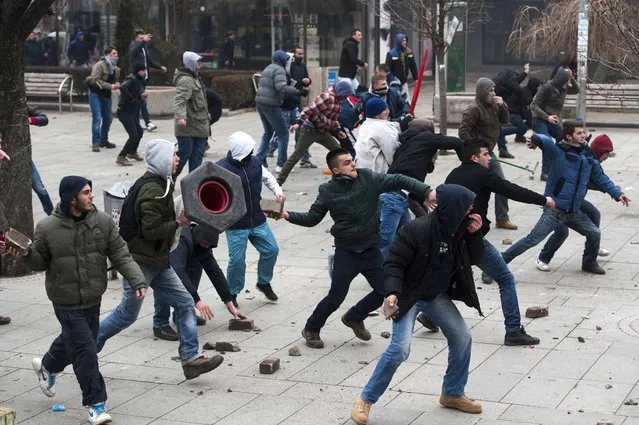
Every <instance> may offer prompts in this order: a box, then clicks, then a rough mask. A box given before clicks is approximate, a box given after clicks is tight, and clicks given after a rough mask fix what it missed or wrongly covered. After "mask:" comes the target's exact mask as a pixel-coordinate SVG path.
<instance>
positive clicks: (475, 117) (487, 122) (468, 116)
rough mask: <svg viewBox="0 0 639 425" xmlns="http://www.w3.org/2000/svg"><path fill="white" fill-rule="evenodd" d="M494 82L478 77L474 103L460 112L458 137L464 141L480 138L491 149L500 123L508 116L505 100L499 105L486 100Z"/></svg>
mask: <svg viewBox="0 0 639 425" xmlns="http://www.w3.org/2000/svg"><path fill="white" fill-rule="evenodd" d="M494 84H495V83H493V82H492V80H489V79H488V78H480V79H479V80H478V81H477V86H476V88H475V91H476V96H475V104H474V105H471V106H469V107H468V108H466V110H465V111H464V112H463V114H462V123H461V126H460V127H459V138H460V139H462V140H463V141H464V142H469V141H473V140H481V141H483V142H486V143H488V145H489V146H490V150H491V151H492V150H493V149H494V148H495V145H497V141H498V140H499V134H500V132H501V124H507V123H508V120H509V119H510V116H509V114H508V105H506V102H504V103H502V104H501V105H497V104H494V103H492V102H487V101H486V99H487V96H488V92H489V91H490V89H491V88H492V86H494Z"/></svg>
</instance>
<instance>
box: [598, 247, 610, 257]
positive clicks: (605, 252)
mask: <svg viewBox="0 0 639 425" xmlns="http://www.w3.org/2000/svg"><path fill="white" fill-rule="evenodd" d="M609 255H610V251H608V250H607V249H606V248H599V256H600V257H607V256H609Z"/></svg>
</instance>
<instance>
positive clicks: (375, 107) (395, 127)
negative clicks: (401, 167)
mask: <svg viewBox="0 0 639 425" xmlns="http://www.w3.org/2000/svg"><path fill="white" fill-rule="evenodd" d="M388 113H389V111H388V105H387V104H386V102H384V101H383V100H382V99H379V98H376V97H374V98H372V99H370V100H369V101H368V102H366V120H365V121H364V123H363V124H362V125H361V127H360V128H359V134H358V135H357V141H356V142H355V152H356V154H357V165H358V167H359V168H370V169H371V170H373V171H375V172H376V173H385V172H386V171H388V168H389V167H390V165H391V164H392V163H393V155H395V150H397V148H398V147H399V133H400V132H401V130H400V126H399V123H397V122H392V121H388V119H387V118H388Z"/></svg>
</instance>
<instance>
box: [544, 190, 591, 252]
mask: <svg viewBox="0 0 639 425" xmlns="http://www.w3.org/2000/svg"><path fill="white" fill-rule="evenodd" d="M581 212H582V213H584V214H586V215H587V216H588V218H589V219H590V221H592V222H593V224H594V225H595V226H597V227H599V224H600V223H601V212H599V210H598V209H597V207H595V206H594V205H593V204H591V203H590V202H588V201H586V200H585V199H584V202H583V203H582V204H581ZM568 233H569V232H568V227H566V226H565V225H561V226H559V227H557V228H556V229H555V231H554V232H553V234H552V235H551V236H550V237H549V238H548V240H547V241H546V244H545V245H544V247H543V249H542V250H541V254H539V260H540V261H543V262H544V263H546V264H549V263H550V261H551V260H552V258H553V257H554V256H555V253H556V252H557V250H558V249H559V248H560V247H561V245H562V244H563V243H564V241H565V240H566V239H567V238H568Z"/></svg>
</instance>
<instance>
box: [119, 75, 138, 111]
mask: <svg viewBox="0 0 639 425" xmlns="http://www.w3.org/2000/svg"><path fill="white" fill-rule="evenodd" d="M142 93H144V78H143V77H140V76H139V75H137V74H129V75H127V76H126V77H125V78H124V81H123V82H122V84H121V85H120V100H119V101H118V115H119V114H121V113H125V114H129V115H133V116H135V117H137V116H138V115H139V114H140V101H141V100H142Z"/></svg>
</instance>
